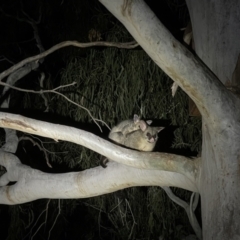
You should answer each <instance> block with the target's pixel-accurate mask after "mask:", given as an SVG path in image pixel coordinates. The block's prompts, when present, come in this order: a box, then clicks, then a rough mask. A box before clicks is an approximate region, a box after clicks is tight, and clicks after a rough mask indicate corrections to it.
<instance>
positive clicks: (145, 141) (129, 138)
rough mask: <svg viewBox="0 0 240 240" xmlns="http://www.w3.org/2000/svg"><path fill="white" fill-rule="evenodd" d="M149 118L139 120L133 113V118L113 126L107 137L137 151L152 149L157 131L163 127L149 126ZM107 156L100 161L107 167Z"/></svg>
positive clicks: (156, 137)
mask: <svg viewBox="0 0 240 240" xmlns="http://www.w3.org/2000/svg"><path fill="white" fill-rule="evenodd" d="M151 123H152V121H151V120H148V121H146V122H145V121H144V120H140V117H139V116H138V115H136V114H135V115H134V117H133V119H130V120H125V121H122V122H120V123H119V124H118V125H116V126H115V127H113V129H112V130H111V132H110V133H109V136H108V137H109V139H111V140H112V141H113V142H115V143H117V144H119V145H122V146H125V147H128V148H131V149H135V150H139V151H148V152H149V151H152V150H153V149H154V147H155V145H156V142H157V139H158V133H159V132H160V131H161V130H163V129H164V127H151V126H150V124H151ZM107 162H108V159H107V158H104V159H102V160H101V161H100V164H101V166H102V167H104V168H105V167H107V166H106V163H107Z"/></svg>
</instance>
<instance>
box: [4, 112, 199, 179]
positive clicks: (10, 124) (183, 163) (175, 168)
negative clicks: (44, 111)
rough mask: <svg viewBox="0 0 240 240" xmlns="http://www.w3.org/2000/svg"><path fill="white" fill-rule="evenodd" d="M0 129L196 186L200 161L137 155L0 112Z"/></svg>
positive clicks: (61, 128) (81, 133) (68, 129)
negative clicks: (176, 175)
mask: <svg viewBox="0 0 240 240" xmlns="http://www.w3.org/2000/svg"><path fill="white" fill-rule="evenodd" d="M0 127H4V128H11V129H15V130H19V131H22V132H26V133H30V134H35V135H38V136H44V137H49V138H52V139H54V140H55V141H58V140H64V141H69V142H73V143H76V144H79V145H82V146H84V147H87V148H89V149H91V150H93V151H95V152H98V153H99V154H101V155H103V156H106V157H107V158H109V159H111V160H114V161H116V162H119V163H123V164H126V165H128V166H132V167H136V168H140V169H154V170H157V169H158V170H165V171H170V172H176V173H180V174H183V175H184V176H186V177H188V178H189V179H190V180H191V181H192V182H194V183H196V180H197V178H198V172H199V163H200V159H197V158H196V159H195V160H192V159H189V158H187V157H184V156H178V155H174V154H169V153H159V152H139V151H134V150H130V149H126V148H123V147H120V146H117V145H116V144H113V143H111V142H109V141H107V140H104V139H102V138H100V137H98V136H96V135H94V134H92V133H89V132H86V131H84V130H80V129H76V128H73V127H68V126H63V125H59V124H53V123H48V122H43V121H39V120H34V119H30V118H27V117H23V116H20V115H15V114H11V113H0Z"/></svg>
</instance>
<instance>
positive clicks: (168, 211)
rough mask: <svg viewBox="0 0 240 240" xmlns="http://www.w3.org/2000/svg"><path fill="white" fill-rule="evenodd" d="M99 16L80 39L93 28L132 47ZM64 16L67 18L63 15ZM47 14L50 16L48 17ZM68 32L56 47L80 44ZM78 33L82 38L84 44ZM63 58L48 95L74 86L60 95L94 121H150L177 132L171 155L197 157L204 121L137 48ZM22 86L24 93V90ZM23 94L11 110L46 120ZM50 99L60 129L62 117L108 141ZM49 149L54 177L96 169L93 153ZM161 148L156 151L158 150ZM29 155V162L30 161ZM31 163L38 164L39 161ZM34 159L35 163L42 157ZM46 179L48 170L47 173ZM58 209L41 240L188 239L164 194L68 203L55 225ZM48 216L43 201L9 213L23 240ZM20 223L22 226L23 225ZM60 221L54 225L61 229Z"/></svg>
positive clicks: (38, 104)
mask: <svg viewBox="0 0 240 240" xmlns="http://www.w3.org/2000/svg"><path fill="white" fill-rule="evenodd" d="M70 5H71V4H70ZM74 9H76V13H77V15H79V16H81V14H79V12H78V10H77V9H79V8H74ZM84 9H85V8H84ZM71 10H72V8H71ZM97 10H98V11H99V12H100V14H96V15H95V16H94V17H93V20H94V22H95V23H96V24H95V25H92V26H87V27H86V29H82V28H79V29H78V34H79V35H78V36H79V37H78V38H77V39H84V40H86V39H87V37H86V35H87V33H88V30H89V28H90V27H93V28H96V29H97V30H100V31H101V33H102V37H103V38H104V39H103V40H107V41H116V42H124V41H132V40H133V39H132V37H131V36H130V35H129V33H128V32H127V31H126V30H125V29H123V27H122V25H120V24H115V21H114V20H113V18H112V17H109V14H108V15H107V16H106V13H104V14H105V15H104V14H103V13H102V12H101V11H102V10H101V9H97ZM61 11H63V12H64V9H61ZM70 12H71V11H69V12H68V13H66V16H65V17H70V16H69V14H70ZM47 13H48V15H51V14H52V12H51V11H50V10H48V11H47ZM81 13H82V12H81ZM55 14H56V13H55ZM107 18H110V19H111V24H112V28H111V29H110V30H109V28H107V27H106V22H107V21H106V19H107ZM54 24H55V25H54V26H53V27H50V29H54V28H57V26H56V25H61V24H59V23H58V22H57V24H56V23H54ZM75 24H77V23H75ZM69 25H71V24H70V23H69V22H68V24H66V25H61V28H62V30H63V33H62V32H59V33H58V34H55V32H53V33H52V35H51V37H52V38H53V37H55V39H54V40H53V41H52V42H54V41H59V39H61V40H65V39H68V37H69V36H66V35H65V34H64V33H65V31H66V29H67V30H69V29H71V33H70V36H75V35H74V31H75V30H74V29H76V27H75V28H74V27H73V26H72V25H71V26H72V27H71V28H69ZM64 30H65V31H64ZM80 33H82V36H81V37H80ZM59 55H60V56H61V58H63V59H64V64H65V63H66V62H67V64H66V66H65V65H63V67H62V68H61V69H58V70H57V73H56V72H54V74H53V73H52V75H48V76H47V78H46V81H45V82H44V84H45V85H44V88H45V89H52V88H53V87H55V86H58V85H65V84H69V83H72V82H77V86H74V87H68V88H64V89H62V90H61V93H62V94H64V95H66V96H67V97H68V98H69V99H71V100H72V101H74V102H76V103H78V104H80V105H81V106H83V107H84V108H87V109H88V110H89V111H90V112H91V114H92V116H93V117H94V118H97V119H101V120H103V121H104V122H106V124H107V125H109V126H110V127H112V126H114V125H115V124H117V122H118V121H121V120H124V119H128V118H132V116H133V114H134V113H137V114H140V115H141V116H142V117H143V118H147V119H153V120H154V124H155V125H157V124H161V125H162V124H163V125H164V126H165V127H166V130H164V131H167V129H168V128H170V129H171V131H172V129H176V130H175V132H174V135H175V137H174V138H173V137H172V134H171V136H170V137H169V138H170V140H169V143H167V147H166V148H165V149H164V150H165V151H169V152H173V151H176V148H183V149H187V150H188V154H189V153H192V152H191V151H196V152H197V151H199V150H200V145H201V127H200V126H201V120H200V119H196V118H193V117H189V116H188V108H187V106H188V97H187V96H186V94H185V93H184V92H183V91H181V89H179V90H178V92H177V94H176V96H175V97H174V98H172V96H171V85H172V80H171V79H169V77H168V76H166V75H165V74H164V73H163V72H162V71H161V69H159V67H158V66H157V65H156V64H155V63H154V62H153V61H152V60H151V59H150V58H149V57H148V56H147V55H146V53H145V52H144V51H143V50H142V49H141V48H140V47H138V48H136V49H134V50H124V49H115V48H91V49H87V50H75V49H74V50H73V49H71V50H66V49H65V50H64V51H61V54H59ZM51 61H52V58H51ZM56 62H58V59H57V57H56V56H55V57H54V61H53V65H51V66H54V67H55V66H56ZM47 63H49V62H48V61H47ZM46 65H47V64H46ZM57 67H58V66H57ZM26 82H27V87H29V88H30V86H29V82H30V77H29V79H28V78H26V79H25V83H26ZM23 84H24V82H23ZM21 86H22V87H24V88H27V87H26V86H25V85H21ZM31 88H32V89H37V88H39V86H38V83H32V84H31ZM37 90H39V89H37ZM18 94H19V93H17V92H15V94H13V96H14V97H13V98H12V100H13V101H12V105H13V106H14V107H19V108H23V109H34V110H39V111H41V112H42V111H44V110H45V105H44V101H43V99H42V97H41V96H40V95H33V94H28V93H24V94H19V95H18ZM45 96H46V97H47V98H48V103H49V106H50V113H51V114H54V115H55V116H57V120H56V119H55V121H57V122H59V121H60V120H58V116H61V117H64V118H65V119H64V121H65V122H64V123H65V124H68V125H74V126H76V127H79V128H83V129H86V130H88V131H91V132H94V133H95V134H98V135H100V136H102V137H105V138H107V134H108V132H109V130H108V129H107V127H106V126H105V125H104V124H101V127H102V130H103V132H101V131H100V129H99V128H98V127H97V126H96V125H95V123H94V122H93V120H92V118H91V117H90V116H89V114H88V113H87V111H86V110H84V109H82V108H80V107H77V106H76V105H73V104H71V103H69V102H66V100H65V99H63V98H62V97H61V96H59V95H53V94H46V95H45ZM34 116H35V115H34ZM61 121H62V120H61ZM76 123H77V125H76ZM164 131H163V132H164ZM167 134H168V133H167ZM161 136H162V135H161V134H160V135H159V137H160V139H159V142H160V144H163V141H164V140H165V139H164V138H163V137H162V139H161ZM46 141H48V143H46V142H45V143H44V146H45V147H46V148H47V149H48V150H49V158H50V162H51V164H53V166H54V168H53V169H54V171H56V172H67V171H69V170H75V171H76V170H83V169H88V168H92V167H95V166H98V165H99V160H98V159H99V155H98V154H97V153H95V152H93V151H90V150H88V149H86V148H83V147H81V146H76V145H74V144H71V143H67V142H60V143H58V144H56V143H53V142H49V140H46ZM25 147H26V152H27V154H26V155H30V151H29V148H30V147H29V146H25ZM160 147H161V146H158V147H157V149H159V148H160ZM190 150H191V151H190ZM19 151H20V150H19ZM185 153H186V152H185ZM26 155H25V158H27V157H26ZM33 156H36V153H34V155H33ZM33 159H34V161H37V160H38V159H37V157H34V158H33ZM39 161H40V163H39V164H41V165H44V164H45V162H44V164H43V162H42V157H41V160H39ZM28 164H29V165H31V164H30V163H28ZM45 165H46V164H45ZM31 166H32V165H31ZM45 170H46V169H45ZM47 171H50V170H49V169H47ZM175 192H177V195H178V196H179V197H181V198H184V199H186V200H189V196H190V193H189V192H186V191H183V190H175ZM58 204H59V202H58V201H57V200H51V202H50V204H49V209H48V211H49V213H51V214H50V216H49V215H48V218H47V219H48V221H47V223H45V231H44V230H43V229H41V231H39V235H38V238H39V239H46V236H47V235H48V233H49V231H50V229H51V227H52V226H54V234H55V235H54V236H59V238H58V239H62V238H63V236H64V234H65V231H67V232H68V233H66V234H68V235H67V236H70V235H71V234H72V235H71V238H69V239H75V238H76V239H81V238H82V239H99V238H102V239H157V238H159V237H160V236H163V237H164V239H180V238H181V237H182V236H184V235H186V234H187V233H189V232H190V231H191V229H190V227H189V224H188V219H187V217H186V214H185V213H184V210H183V209H181V208H180V207H179V206H177V205H175V204H174V203H173V202H172V201H171V200H169V199H168V197H167V196H166V194H165V193H164V192H163V191H162V190H161V189H160V188H159V187H148V188H147V187H141V188H140V187H138V188H130V189H125V190H122V191H119V192H116V193H112V194H108V195H104V196H99V197H94V198H89V199H83V200H64V201H61V202H60V208H61V214H60V217H58V218H57V216H58V215H57V214H58V212H57V207H58ZM45 208H46V200H39V201H36V202H34V203H32V204H24V205H21V206H15V207H11V217H12V218H11V226H10V228H9V233H11V232H13V230H12V229H15V230H14V231H15V233H16V232H17V233H18V237H19V239H22V238H23V237H26V239H28V236H27V235H26V234H27V233H29V231H30V230H31V231H32V232H34V233H35V232H36V231H37V228H38V227H39V226H40V224H42V223H43V222H44V221H45V215H42V216H41V218H40V220H39V223H38V224H37V225H36V226H35V225H34V224H36V222H37V218H38V216H40V214H41V213H42V211H44V209H45ZM21 218H23V219H24V221H21ZM55 219H57V225H56V226H55V225H54V221H55ZM25 228H26V229H27V230H26V231H25V233H21V231H20V230H22V231H23V229H25ZM16 229H17V230H16ZM66 229H67V230H66ZM74 234H76V235H75V236H74ZM60 235H62V238H60ZM40 236H41V237H40ZM76 236H77V237H76ZM8 239H17V237H15V238H14V236H13V235H11V234H9V235H8Z"/></svg>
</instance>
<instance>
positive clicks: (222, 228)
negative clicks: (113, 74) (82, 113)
mask: <svg viewBox="0 0 240 240" xmlns="http://www.w3.org/2000/svg"><path fill="white" fill-rule="evenodd" d="M187 4H188V8H189V12H190V17H191V21H192V26H193V38H194V42H195V50H196V53H197V54H198V56H199V57H200V58H201V59H202V60H203V62H205V64H206V65H207V66H208V67H209V68H210V69H211V70H212V71H213V72H214V74H216V76H217V77H218V78H219V79H220V80H221V81H222V83H224V84H225V85H226V86H228V87H229V86H231V87H232V88H233V89H236V88H238V85H239V81H240V78H239V77H240V76H239V72H238V71H235V69H236V70H237V67H236V66H237V63H238V56H239V53H240V44H239V36H240V5H239V1H238V0H233V1H231V3H230V2H226V1H224V0H217V1H216V0H214V1H208V0H203V1H194V2H193V1H189V0H187ZM234 71H235V73H234ZM233 73H234V74H236V75H237V76H235V75H234V74H233ZM233 75H234V76H233ZM216 104H217V103H216ZM226 104H228V106H229V111H228V112H225V114H226V118H225V122H226V123H228V127H226V128H225V129H224V128H222V129H221V130H220V131H214V130H213V129H212V126H211V125H209V124H207V123H206V121H205V119H203V149H202V174H201V178H200V182H201V183H200V185H201V203H202V224H203V237H204V239H240V228H239V225H240V207H239V202H240V171H239V166H240V165H239V164H240V148H239V146H240V127H239V119H240V116H239V114H237V116H235V117H236V118H234V114H233V112H234V111H235V109H234V106H232V105H231V104H232V103H231V99H228V102H226ZM218 121H219V122H222V121H224V119H218Z"/></svg>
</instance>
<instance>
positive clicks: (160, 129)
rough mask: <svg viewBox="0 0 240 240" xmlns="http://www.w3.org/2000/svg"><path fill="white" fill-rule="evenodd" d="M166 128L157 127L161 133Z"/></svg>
mask: <svg viewBox="0 0 240 240" xmlns="http://www.w3.org/2000/svg"><path fill="white" fill-rule="evenodd" d="M164 128H165V127H156V129H157V132H161V131H162V130H163V129H164Z"/></svg>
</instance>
